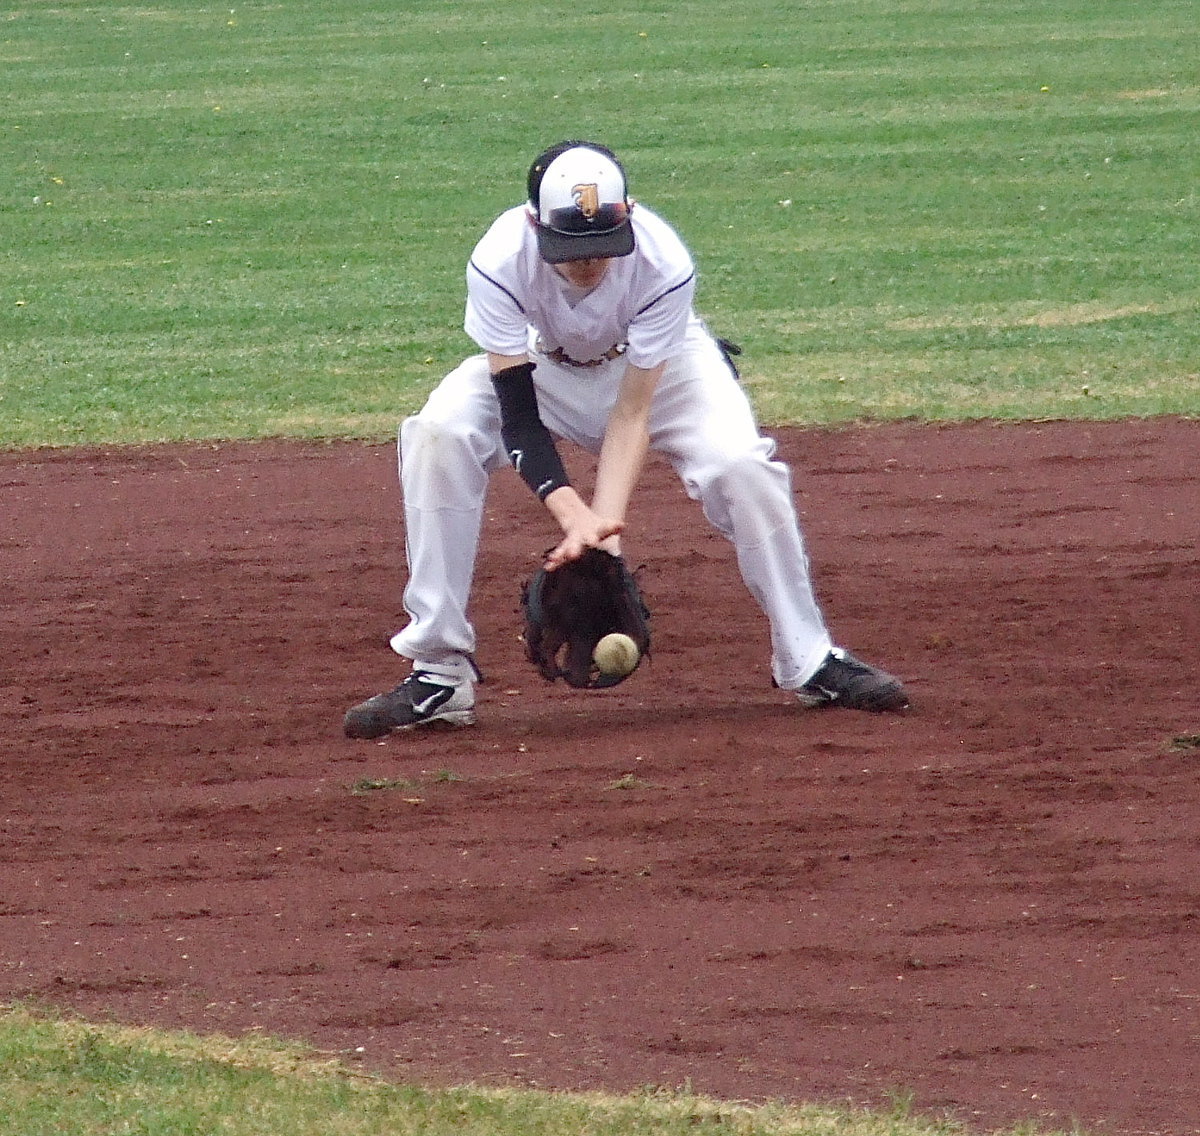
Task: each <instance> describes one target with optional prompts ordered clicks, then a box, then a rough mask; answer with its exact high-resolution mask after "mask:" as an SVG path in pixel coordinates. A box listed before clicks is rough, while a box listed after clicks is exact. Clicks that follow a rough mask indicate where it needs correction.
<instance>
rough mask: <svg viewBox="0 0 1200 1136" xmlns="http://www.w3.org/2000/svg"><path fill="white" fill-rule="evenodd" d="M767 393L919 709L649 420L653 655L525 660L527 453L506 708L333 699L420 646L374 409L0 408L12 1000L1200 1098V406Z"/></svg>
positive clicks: (539, 1067)
mask: <svg viewBox="0 0 1200 1136" xmlns="http://www.w3.org/2000/svg"><path fill="white" fill-rule="evenodd" d="M778 437H779V438H780V443H781V449H782V452H783V454H784V456H785V457H787V458H788V460H789V461H791V462H792V463H793V465H794V467H795V469H796V494H797V501H798V503H799V505H800V507H801V509H802V511H803V514H804V518H805V527H806V532H807V535H808V539H809V543H810V549H811V553H812V558H813V562H814V568H815V573H816V579H817V581H818V585H819V591H820V594H821V597H822V600H823V603H824V606H825V609H826V612H827V614H828V616H829V619H830V622H831V624H832V626H833V629H834V631H835V634H836V636H837V638H838V639H839V641H841V642H843V643H844V644H845V645H846V646H849V647H851V648H853V649H855V650H857V651H859V652H861V653H862V654H863V655H864V656H865V657H867V658H870V659H872V660H875V661H878V662H880V663H882V664H884V665H886V666H887V667H888V668H889V669H893V670H895V671H896V672H897V673H899V674H901V675H902V676H904V677H905V678H906V679H907V680H908V681H909V682H910V685H911V690H912V693H913V696H914V699H915V708H914V710H913V711H912V712H911V713H910V714H908V715H906V716H904V717H898V716H883V717H877V716H872V715H865V714H853V713H847V712H839V711H826V712H810V713H807V714H806V713H803V712H800V711H799V710H798V709H797V708H795V707H794V705H793V704H792V703H791V702H790V701H789V699H788V698H787V697H785V696H783V695H781V694H780V692H778V691H774V690H772V688H771V685H770V678H769V672H768V669H767V658H766V655H767V645H766V632H765V627H764V625H763V622H762V620H761V618H760V617H759V616H758V614H757V611H756V610H755V609H751V605H750V604H749V601H748V600H747V598H746V596H745V594H744V592H743V590H742V587H741V584H740V582H739V581H738V579H737V577H736V573H735V569H734V566H733V561H732V553H731V550H730V548H729V547H728V546H727V545H726V544H725V543H724V542H723V541H722V540H721V539H720V538H719V537H717V536H716V535H714V534H713V533H712V532H711V531H710V530H709V529H708V527H707V525H706V524H705V522H704V521H703V519H702V517H701V516H700V514H699V511H698V509H697V507H696V506H695V505H694V504H692V503H691V502H690V501H688V500H687V498H686V497H685V496H684V495H683V493H682V491H681V490H680V489H679V488H678V486H677V485H676V483H675V482H674V480H673V478H672V476H671V474H670V471H669V470H668V469H667V468H666V467H665V466H664V465H662V464H654V465H652V466H651V468H650V470H649V471H648V474H647V478H646V487H645V489H644V490H643V492H642V494H641V496H640V497H639V498H638V504H637V509H636V513H635V515H634V517H633V518H632V535H631V536H630V538H629V543H628V552H629V556H630V559H631V560H633V561H634V562H635V563H637V564H644V565H645V568H644V573H643V577H642V579H643V583H644V586H645V588H646V591H647V595H648V597H649V599H650V601H651V604H652V606H653V608H654V610H655V623H654V628H655V636H656V640H655V653H654V655H653V658H652V659H651V660H650V661H649V663H648V664H647V665H646V666H644V667H643V668H642V669H641V670H639V671H638V673H637V674H636V675H635V676H634V677H633V678H632V679H631V680H630V681H629V682H628V683H626V684H624V685H623V686H622V687H620V688H618V690H616V691H612V692H588V691H583V692H573V691H569V690H567V689H566V688H565V687H563V686H562V684H558V685H557V686H548V685H546V684H544V683H543V682H542V681H541V680H540V679H537V678H535V677H534V676H533V675H532V673H531V672H530V670H529V668H528V667H527V665H526V664H525V663H524V662H523V660H522V657H521V650H520V644H519V642H518V639H517V633H518V620H517V581H518V580H519V579H520V578H522V577H523V576H525V575H527V574H528V572H529V571H531V569H532V567H533V565H534V561H535V557H536V554H537V553H538V552H539V551H540V550H541V549H543V548H545V547H547V546H548V545H549V543H550V542H551V537H552V533H551V532H550V530H549V528H548V527H547V525H546V518H545V517H544V515H543V514H539V512H538V511H537V509H536V506H535V505H534V504H533V503H532V502H531V501H530V500H529V499H528V498H527V494H526V491H525V490H524V489H523V488H522V487H521V486H520V485H519V483H518V482H517V481H516V479H515V477H510V476H508V475H505V476H502V477H500V478H497V479H496V481H495V483H494V485H493V494H492V497H491V499H490V509H489V517H488V527H487V531H486V533H485V536H484V552H483V556H482V558H481V564H480V575H479V579H478V590H477V601H476V610H475V616H476V619H477V621H478V624H479V627H480V630H481V639H482V645H481V650H480V653H479V661H480V664H481V666H482V667H483V669H484V671H485V672H486V674H487V677H488V681H487V683H486V685H484V686H483V687H481V688H480V696H481V705H480V716H481V724H480V726H479V727H478V728H476V729H475V730H467V731H459V732H450V733H446V732H437V733H425V734H421V735H417V736H397V737H393V738H389V739H387V740H385V741H383V742H349V741H347V740H345V739H344V738H342V736H341V730H340V722H341V715H342V712H343V710H344V709H345V707H346V706H347V705H348V704H349V703H351V702H353V701H356V700H357V699H358V698H360V697H362V696H364V695H366V694H369V693H373V692H374V691H375V690H378V689H381V688H383V687H384V686H387V685H390V684H392V683H393V682H394V681H398V679H399V677H400V676H401V673H402V672H401V670H400V667H399V663H398V660H396V659H395V658H394V657H393V656H391V655H390V653H389V652H388V651H387V650H386V645H385V641H386V637H387V635H388V634H389V633H390V632H391V631H392V630H394V629H395V627H397V626H398V625H399V622H400V614H399V612H400V601H399V591H400V585H401V582H402V566H401V563H400V559H399V552H400V549H401V547H402V539H403V536H402V532H401V530H400V524H399V521H398V517H397V510H396V504H397V494H396V490H395V487H394V485H395V471H394V454H393V451H392V449H391V447H390V446H364V445H354V444H344V443H339V444H330V445H311V444H287V443H269V444H261V445H249V444H229V445H194V446H187V447H166V448H147V449H134V450H114V451H112V452H103V451H95V450H92V451H82V452H69V453H63V452H45V453H31V454H20V453H16V454H12V453H10V454H3V455H0V518H2V523H0V549H2V555H3V563H4V565H5V583H6V589H7V593H8V595H7V597H6V603H5V605H4V609H3V623H4V645H5V650H4V658H3V664H2V665H3V679H4V686H3V693H2V695H0V698H2V703H0V705H2V707H3V715H4V743H3V758H2V761H0V786H2V792H3V797H2V805H0V838H2V845H0V848H2V851H0V1000H9V999H26V1000H30V1001H33V1002H35V1003H40V1004H52V1005H56V1006H65V1007H71V1008H74V1009H77V1010H79V1011H82V1012H83V1013H85V1014H88V1015H94V1016H99V1017H112V1018H115V1019H119V1020H123V1021H131V1022H139V1023H151V1024H157V1025H162V1026H168V1027H186V1028H189V1029H192V1030H196V1031H201V1032H203V1031H221V1032H230V1033H235V1034H236V1033H239V1032H242V1031H246V1030H264V1031H268V1032H270V1033H272V1034H279V1035H285V1036H289V1037H294V1038H301V1039H305V1040H308V1041H310V1042H312V1043H314V1044H316V1045H317V1046H319V1047H322V1048H324V1049H328V1050H332V1051H337V1052H339V1053H342V1054H345V1055H347V1056H348V1057H349V1058H351V1059H353V1060H359V1061H362V1062H363V1063H365V1064H366V1065H368V1066H370V1067H372V1068H375V1069H379V1070H383V1071H385V1072H387V1073H388V1074H389V1075H393V1076H398V1077H404V1078H409V1077H414V1078H423V1079H431V1080H435V1081H440V1082H447V1081H462V1080H474V1081H479V1082H486V1083H519V1084H529V1085H537V1086H541V1087H545V1088H595V1087H603V1088H612V1089H617V1090H624V1089H630V1088H636V1087H640V1086H648V1085H659V1086H670V1087H674V1086H679V1085H682V1084H685V1083H686V1084H690V1086H691V1087H692V1088H693V1089H694V1090H695V1091H697V1092H701V1093H705V1094H712V1095H717V1096H721V1097H728V1098H737V1099H749V1100H762V1099H766V1098H786V1099H793V1100H796V1099H827V1100H853V1101H857V1102H862V1103H866V1104H879V1103H886V1102H887V1101H888V1100H889V1099H890V1098H891V1096H892V1095H893V1094H895V1093H897V1092H899V1093H906V1092H911V1094H912V1096H913V1103H914V1106H915V1107H916V1108H917V1109H918V1110H921V1111H927V1112H931V1113H941V1112H943V1111H949V1112H952V1113H953V1114H954V1115H956V1116H958V1117H960V1118H962V1119H964V1120H966V1121H967V1122H969V1123H970V1124H972V1125H974V1126H977V1127H979V1128H986V1127H989V1126H998V1125H1000V1124H1008V1123H1011V1122H1014V1121H1016V1120H1019V1119H1023V1118H1032V1119H1037V1120H1039V1121H1041V1122H1042V1123H1044V1124H1046V1125H1047V1126H1052V1125H1053V1126H1059V1127H1067V1126H1069V1125H1070V1123H1071V1122H1072V1121H1074V1120H1078V1121H1079V1122H1080V1123H1081V1124H1085V1125H1087V1126H1089V1127H1090V1128H1091V1129H1092V1130H1094V1131H1096V1132H1101V1133H1110V1132H1111V1133H1122V1134H1132V1133H1170V1134H1171V1136H1182V1134H1185V1133H1196V1132H1200V1092H1198V1090H1197V1073H1198V1071H1200V747H1198V744H1197V743H1198V741H1200V738H1198V735H1200V697H1198V695H1197V663H1198V659H1200V648H1198V646H1197V644H1198V643H1200V552H1198V550H1197V548H1198V540H1200V463H1198V462H1197V460H1196V455H1197V454H1200V421H1179V420H1164V421H1153V422H1122V423H1112V424H1074V425H1071V424H1064V423H1046V424H1036V425H1022V426H1011V425H1010V426H1001V425H994V424H974V425H967V426H958V427H953V428H951V427H946V428H940V427H929V426H918V425H912V424H899V425H892V426H886V427H878V428H867V429H853V430H833V431H781V432H779V433H778ZM581 468H582V467H581Z"/></svg>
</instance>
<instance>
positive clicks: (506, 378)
mask: <svg viewBox="0 0 1200 1136" xmlns="http://www.w3.org/2000/svg"><path fill="white" fill-rule="evenodd" d="M488 366H489V368H490V369H491V373H492V385H493V386H494V387H495V389H496V397H497V398H498V400H499V402H500V433H501V437H502V438H503V441H504V447H505V449H506V450H507V452H508V456H509V460H510V461H511V462H512V464H513V467H514V468H515V469H516V471H517V473H518V474H519V475H520V476H521V479H522V480H523V481H524V482H525V484H526V485H528V486H529V488H530V489H531V490H532V491H533V493H534V494H535V496H536V497H537V498H538V500H539V501H541V502H542V503H543V504H544V505H545V506H546V508H547V509H548V510H549V511H550V513H551V515H552V516H553V517H554V519H555V520H556V521H557V522H558V524H559V527H560V528H561V529H562V531H563V539H562V541H561V542H560V543H559V545H558V547H557V548H555V550H554V551H553V552H552V553H551V554H550V558H548V559H547V561H546V566H547V567H548V568H557V567H558V566H559V565H560V564H563V563H565V562H566V561H568V560H574V559H576V558H578V557H579V556H582V555H583V551H584V549H585V548H592V547H597V546H599V545H600V544H601V543H602V542H603V541H605V540H607V539H608V538H609V537H611V536H613V535H615V534H616V533H618V532H620V530H621V527H622V526H621V523H620V522H617V521H614V520H613V519H612V518H609V517H603V516H600V515H599V514H597V513H596V512H595V511H594V510H593V509H592V508H591V507H590V506H588V504H587V503H586V502H585V501H584V500H583V498H582V497H580V496H579V494H578V493H577V492H576V491H575V489H574V488H572V486H571V483H570V481H569V480H568V478H567V473H566V469H565V468H564V466H563V463H562V458H561V457H560V456H559V453H558V447H557V446H556V445H555V444H554V438H553V436H552V435H551V433H550V431H549V430H547V429H546V426H545V424H544V423H543V422H542V419H541V415H540V414H539V413H538V406H537V392H536V391H535V390H534V386H533V364H532V363H531V362H530V361H529V357H528V356H527V355H497V354H493V353H490V352H489V354H488Z"/></svg>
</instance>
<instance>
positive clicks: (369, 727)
mask: <svg viewBox="0 0 1200 1136" xmlns="http://www.w3.org/2000/svg"><path fill="white" fill-rule="evenodd" d="M473 725H475V711H474V710H451V711H450V712H449V713H448V714H434V715H433V716H432V717H429V718H422V719H421V720H420V721H419V722H408V723H406V724H405V725H401V726H383V727H382V728H376V726H375V725H373V724H372V723H370V722H356V721H354V720H352V719H349V718H348V719H347V720H346V721H344V722H343V723H342V732H343V733H344V734H345V735H346V737H348V738H354V739H355V740H356V741H374V740H375V739H376V738H386V737H387V736H388V734H399V733H403V732H404V731H406V730H429V729H437V728H439V727H441V728H444V729H447V730H457V729H462V728H463V727H464V726H473Z"/></svg>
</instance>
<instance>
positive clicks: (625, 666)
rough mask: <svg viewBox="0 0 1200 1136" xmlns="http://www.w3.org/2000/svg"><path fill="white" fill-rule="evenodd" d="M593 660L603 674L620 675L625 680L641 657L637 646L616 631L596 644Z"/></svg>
mask: <svg viewBox="0 0 1200 1136" xmlns="http://www.w3.org/2000/svg"><path fill="white" fill-rule="evenodd" d="M592 658H593V660H595V663H596V666H598V667H599V668H600V673H601V674H604V675H620V676H621V677H622V678H624V677H625V675H627V674H630V673H631V672H632V671H633V669H634V667H636V666H637V665H638V660H639V659H640V658H641V656H640V655H639V654H638V649H637V644H636V643H635V642H634V641H633V640H632V639H631V638H630V637H629V636H628V635H622V634H621V633H620V632H619V631H614V632H613V633H612V634H611V635H605V636H604V638H603V639H601V640H600V642H599V643H597V644H596V649H595V650H594V651H593V652H592Z"/></svg>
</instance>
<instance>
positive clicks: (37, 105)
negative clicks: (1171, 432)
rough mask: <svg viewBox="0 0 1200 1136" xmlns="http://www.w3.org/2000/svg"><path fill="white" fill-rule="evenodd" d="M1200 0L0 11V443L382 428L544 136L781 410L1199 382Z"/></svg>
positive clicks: (293, 4) (423, 369)
mask: <svg viewBox="0 0 1200 1136" xmlns="http://www.w3.org/2000/svg"><path fill="white" fill-rule="evenodd" d="M1198 58H1200V19H1197V8H1196V3H1195V0H1159V2H1157V3H1155V4H1152V5H1147V4H1144V3H1142V2H1141V0H1104V2H1103V3H1095V2H1094V0H1089V2H1083V0H1053V2H1052V0H1014V2H1011V3H1005V4H1002V5H1000V4H994V3H986V2H983V0H976V2H974V3H950V2H949V0H945V2H943V0H901V2H899V3H896V2H892V0H886V2H885V0H815V2H811V3H803V4H782V5H781V4H779V3H778V2H777V0H770V2H768V0H745V2H744V3H739V4H737V5H731V4H723V3H718V2H716V0H691V2H681V3H659V4H655V5H646V4H645V3H642V2H640V0H639V2H638V3H633V2H631V0H616V2H615V3H609V4H606V5H604V6H586V5H585V6H584V7H578V6H572V7H571V8H565V7H560V8H543V7H540V6H537V5H529V4H526V3H523V2H518V0H490V2H488V3H483V2H481V0H421V2H418V3H413V4H408V5H395V4H391V3H381V2H380V0H289V3H287V4H282V5H279V4H257V5H240V4H236V2H235V0H229V2H228V3H227V5H223V6H202V5H196V4H191V3H182V2H180V0H167V2H164V3H159V4H152V5H149V6H139V7H128V6H122V5H119V4H111V3H104V2H91V3H77V2H74V0H62V2H60V3H56V4H54V5H44V4H27V5H18V6H16V7H12V8H9V9H8V10H6V11H5V12H4V13H3V16H2V18H0V67H2V69H3V71H2V73H3V76H4V79H3V86H2V87H0V89H2V90H3V92H4V102H3V114H2V116H0V139H2V140H3V141H2V145H3V150H2V151H0V156H2V160H0V219H2V222H3V233H4V239H3V243H2V245H0V446H3V447H6V448H11V447H21V446H35V445H41V444H52V445H67V444H73V443H82V442H93V441H105V442H110V441H116V442H122V441H146V440H151V441H152V440H156V439H181V438H199V437H214V436H217V437H220V436H236V437H256V436H264V435H278V434H285V435H303V436H335V435H338V436H345V435H360V436H366V437H385V436H390V435H391V433H392V431H393V430H394V427H395V424H396V421H397V420H398V418H399V417H400V416H401V415H402V414H404V413H407V412H409V411H411V410H412V409H414V408H415V407H416V406H417V405H418V404H419V403H420V401H421V400H422V398H423V396H424V394H425V393H426V392H427V391H428V390H429V389H430V387H431V386H432V384H433V383H434V382H435V381H436V380H437V379H438V378H439V377H440V376H441V374H442V373H443V372H444V371H445V370H446V369H447V368H448V367H449V366H451V365H452V364H453V363H454V362H455V361H456V360H457V359H458V358H459V357H460V356H461V355H462V354H464V353H466V352H467V351H468V350H470V345H469V343H468V342H467V340H466V338H465V336H464V335H463V333H462V330H461V316H462V298H463V264H464V261H465V258H466V256H467V253H468V251H469V249H470V247H471V246H472V244H473V243H474V241H475V239H476V238H477V237H478V235H479V234H480V232H481V231H482V229H483V228H484V227H485V226H486V224H487V223H488V222H489V221H490V220H491V218H492V216H493V215H494V214H495V213H496V212H498V211H499V210H501V209H502V208H504V207H506V206H507V205H509V204H511V203H513V202H514V201H516V200H518V199H519V197H520V193H521V186H522V184H523V179H524V174H525V170H526V167H527V165H528V163H529V160H530V159H531V158H532V156H533V155H534V154H535V153H536V152H537V151H538V150H540V149H541V148H542V147H543V145H545V144H546V143H548V142H550V141H554V140H557V139H558V138H560V137H563V136H585V137H593V138H598V139H600V140H603V141H607V142H609V143H610V144H612V145H613V146H615V147H616V148H617V149H618V150H619V151H620V152H621V153H622V155H623V157H624V158H625V159H626V164H627V165H628V167H629V169H630V174H631V182H632V189H633V192H634V194H635V196H640V197H641V198H642V199H643V200H645V201H646V202H647V203H650V204H653V205H654V206H656V207H658V208H659V209H660V210H661V211H662V212H664V213H665V214H666V215H667V216H668V217H669V218H670V219H671V220H673V221H674V222H675V223H676V225H677V226H678V228H679V229H680V230H681V231H682V232H683V234H684V235H685V237H686V238H687V240H688V242H689V243H690V244H691V246H692V248H693V250H694V252H695V254H696V257H697V260H698V262H699V265H700V269H701V288H700V298H699V303H700V306H701V308H702V310H703V312H704V314H705V315H706V316H707V317H708V318H709V319H710V321H711V323H712V324H713V326H714V328H715V329H716V330H718V331H720V332H721V333H723V334H726V335H728V336H730V337H731V338H734V339H735V340H739V341H740V342H742V343H743V345H744V346H745V347H746V350H747V353H746V355H745V357H744V362H745V371H746V379H747V383H748V384H749V387H750V390H751V392H752V394H753V396H754V398H755V401H756V404H757V405H758V407H759V410H760V412H761V414H762V416H763V417H764V419H766V420H768V421H770V422H799V423H808V422H813V423H816V422H836V421H845V420H853V419H859V418H888V417H896V416H920V417H924V418H962V417H972V416H981V415H982V416H993V415H994V416H1007V417H1037V416H1061V415H1070V416H1093V417H1104V416H1114V415H1127V414H1137V415H1149V414H1163V413H1182V414H1194V413H1196V412H1197V409H1198V408H1200V393H1198V388H1200V363H1198V359H1200V319H1198V318H1197V315H1198V311H1197V308H1198V304H1200V273H1198V271H1197V267H1196V265H1197V252H1198V248H1197V246H1198V243H1200V241H1198V238H1197V233H1198V232H1200V207H1198V199H1197V189H1196V186H1197V173H1198V168H1197V167H1198V160H1197V148H1196V136H1197V128H1198V126H1200V117H1198V111H1200V75H1198V69H1197V65H1196V60H1197V59H1198Z"/></svg>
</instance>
